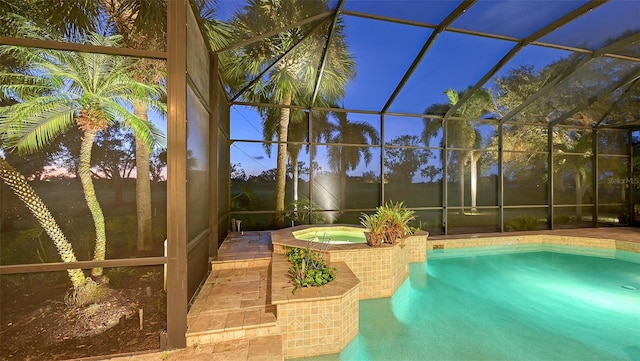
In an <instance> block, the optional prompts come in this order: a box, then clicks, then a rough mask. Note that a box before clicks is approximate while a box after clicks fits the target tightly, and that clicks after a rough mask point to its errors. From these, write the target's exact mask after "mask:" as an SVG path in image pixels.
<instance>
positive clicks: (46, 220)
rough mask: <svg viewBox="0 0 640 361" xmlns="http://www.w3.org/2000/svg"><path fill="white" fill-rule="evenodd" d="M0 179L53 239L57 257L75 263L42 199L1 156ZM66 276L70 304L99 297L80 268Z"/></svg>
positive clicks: (78, 303) (61, 233)
mask: <svg viewBox="0 0 640 361" xmlns="http://www.w3.org/2000/svg"><path fill="white" fill-rule="evenodd" d="M0 179H2V180H3V181H4V182H5V184H6V185H7V186H9V188H11V190H12V191H13V192H14V193H15V195H16V196H18V198H20V200H22V201H23V202H24V204H25V205H26V206H27V208H28V209H29V211H30V212H31V214H32V215H33V216H34V218H35V219H36V220H37V221H38V223H39V224H40V225H41V226H42V228H43V229H44V230H45V232H47V235H49V237H51V239H52V240H53V244H54V245H55V246H56V249H57V251H58V254H59V255H60V258H61V259H62V261H63V262H77V259H76V255H75V253H74V252H73V246H72V245H71V243H70V242H69V240H67V237H66V236H65V235H64V232H63V231H62V229H60V226H58V223H57V222H56V220H55V218H54V217H53V215H52V214H51V212H50V211H49V209H48V208H47V206H46V205H45V204H44V202H43V201H42V199H41V198H40V197H39V196H38V195H37V194H36V192H35V191H34V189H33V188H32V187H31V185H30V184H29V183H28V182H27V180H26V179H25V178H24V176H22V174H20V173H19V172H18V171H17V170H16V169H15V168H13V167H12V166H11V165H10V164H9V163H8V162H7V161H6V160H5V159H4V158H3V157H0ZM67 275H68V276H69V280H71V284H72V286H73V288H72V292H71V293H70V294H69V296H68V297H67V302H68V303H69V304H71V305H75V306H82V305H85V304H88V303H90V302H93V301H95V300H96V297H98V296H99V293H98V292H96V291H97V284H96V283H95V282H94V281H93V280H91V279H90V278H88V277H86V276H85V274H84V272H82V270H81V269H79V268H72V269H68V270H67Z"/></svg>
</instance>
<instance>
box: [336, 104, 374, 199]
mask: <svg viewBox="0 0 640 361" xmlns="http://www.w3.org/2000/svg"><path fill="white" fill-rule="evenodd" d="M333 115H334V117H335V119H336V120H337V123H335V124H334V123H329V127H328V128H329V132H330V135H329V137H328V139H327V142H328V143H338V144H340V145H337V146H332V147H330V148H329V151H328V156H329V166H330V167H331V168H332V169H334V170H335V171H336V172H337V173H338V175H339V177H340V203H341V207H344V206H345V196H346V189H347V171H349V170H355V169H356V167H357V166H358V164H360V161H364V163H365V165H368V164H369V162H371V158H372V153H371V147H367V146H354V144H379V143H380V136H379V134H378V130H377V129H376V128H375V127H373V126H372V125H371V124H369V123H366V122H361V121H351V120H349V119H348V118H347V116H348V114H347V113H344V112H333Z"/></svg>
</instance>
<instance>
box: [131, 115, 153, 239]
mask: <svg viewBox="0 0 640 361" xmlns="http://www.w3.org/2000/svg"><path fill="white" fill-rule="evenodd" d="M133 114H135V115H136V116H137V117H138V118H140V119H142V120H144V121H145V122H148V121H149V118H148V116H147V106H146V105H145V104H139V103H136V104H134V105H133ZM136 173H137V175H136V214H137V219H138V233H137V241H136V245H137V249H138V251H148V250H151V249H152V248H153V239H152V217H151V215H152V214H151V179H150V177H149V149H148V148H147V146H146V145H145V144H144V143H143V142H142V141H140V140H139V139H138V137H136Z"/></svg>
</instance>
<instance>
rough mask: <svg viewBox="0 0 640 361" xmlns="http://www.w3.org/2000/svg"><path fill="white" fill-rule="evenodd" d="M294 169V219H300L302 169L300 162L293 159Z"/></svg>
mask: <svg viewBox="0 0 640 361" xmlns="http://www.w3.org/2000/svg"><path fill="white" fill-rule="evenodd" d="M291 162H292V167H293V218H294V219H298V178H299V177H300V167H299V166H298V160H297V159H292V160H291Z"/></svg>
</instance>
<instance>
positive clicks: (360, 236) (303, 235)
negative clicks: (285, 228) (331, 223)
mask: <svg viewBox="0 0 640 361" xmlns="http://www.w3.org/2000/svg"><path fill="white" fill-rule="evenodd" d="M364 231H365V229H364V228H359V227H349V226H335V227H326V226H325V227H310V228H305V229H301V230H299V231H294V232H292V233H293V236H294V237H295V238H296V239H299V240H301V241H312V242H323V243H329V244H352V243H367V241H366V239H365V237H364Z"/></svg>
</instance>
